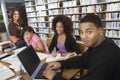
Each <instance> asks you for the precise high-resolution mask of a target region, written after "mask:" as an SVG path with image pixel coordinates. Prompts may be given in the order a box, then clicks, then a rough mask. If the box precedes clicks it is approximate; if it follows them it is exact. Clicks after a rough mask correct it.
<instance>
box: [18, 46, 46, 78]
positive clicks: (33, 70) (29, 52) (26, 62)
mask: <svg viewBox="0 0 120 80" xmlns="http://www.w3.org/2000/svg"><path fill="white" fill-rule="evenodd" d="M17 56H18V58H19V60H20V62H21V63H22V65H23V67H24V68H25V70H26V72H27V73H28V75H29V76H30V77H31V78H32V79H46V78H45V77H44V76H43V75H42V73H43V71H44V70H45V69H46V67H47V63H44V64H42V63H41V61H40V59H39V57H38V55H37V54H36V52H35V51H34V49H33V47H32V46H31V45H30V46H28V47H26V48H25V49H24V50H22V51H21V52H20V53H18V54H17Z"/></svg>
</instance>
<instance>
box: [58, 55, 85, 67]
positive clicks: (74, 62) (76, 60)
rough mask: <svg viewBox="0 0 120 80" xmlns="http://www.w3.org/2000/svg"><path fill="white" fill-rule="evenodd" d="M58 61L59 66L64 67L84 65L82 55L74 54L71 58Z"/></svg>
mask: <svg viewBox="0 0 120 80" xmlns="http://www.w3.org/2000/svg"><path fill="white" fill-rule="evenodd" d="M60 63H61V66H62V67H63V68H66V69H70V68H83V67H84V64H83V59H82V56H75V57H73V58H70V59H67V60H64V61H60Z"/></svg>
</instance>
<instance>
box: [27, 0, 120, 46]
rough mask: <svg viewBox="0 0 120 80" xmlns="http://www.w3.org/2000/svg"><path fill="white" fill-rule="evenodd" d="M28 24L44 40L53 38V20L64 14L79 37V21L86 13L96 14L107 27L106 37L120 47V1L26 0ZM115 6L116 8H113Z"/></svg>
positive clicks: (75, 34)
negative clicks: (71, 22)
mask: <svg viewBox="0 0 120 80" xmlns="http://www.w3.org/2000/svg"><path fill="white" fill-rule="evenodd" d="M25 6H26V12H27V17H28V24H29V25H30V26H32V27H34V28H35V29H36V31H37V32H38V33H39V34H40V36H41V37H42V38H46V37H52V36H53V34H54V33H53V31H52V19H53V18H54V16H55V15H58V14H64V15H66V16H68V17H70V18H71V20H72V21H73V28H74V36H75V38H76V39H77V40H79V39H80V36H79V31H78V27H79V21H80V19H81V18H82V17H83V16H85V15H86V13H95V14H97V15H98V16H99V17H100V18H101V19H102V23H103V26H104V27H105V36H106V37H109V38H112V39H113V40H114V41H115V42H116V44H117V45H118V46H119V47H120V0H25ZM113 6H114V7H113Z"/></svg>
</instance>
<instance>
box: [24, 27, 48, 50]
mask: <svg viewBox="0 0 120 80" xmlns="http://www.w3.org/2000/svg"><path fill="white" fill-rule="evenodd" d="M23 35H24V40H25V42H26V43H27V45H32V46H33V48H34V49H35V50H36V51H39V52H46V49H45V46H44V44H43V42H42V40H41V39H40V37H39V36H38V35H37V34H36V33H35V32H34V30H33V28H32V27H24V28H23Z"/></svg>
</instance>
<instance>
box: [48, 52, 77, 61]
mask: <svg viewBox="0 0 120 80" xmlns="http://www.w3.org/2000/svg"><path fill="white" fill-rule="evenodd" d="M76 55H77V54H76V53H74V52H73V53H68V54H67V55H66V56H65V57H62V56H61V55H60V54H57V56H56V57H53V56H52V55H51V54H49V55H48V57H47V59H46V62H51V61H60V60H66V59H68V58H71V57H74V56H76Z"/></svg>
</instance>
